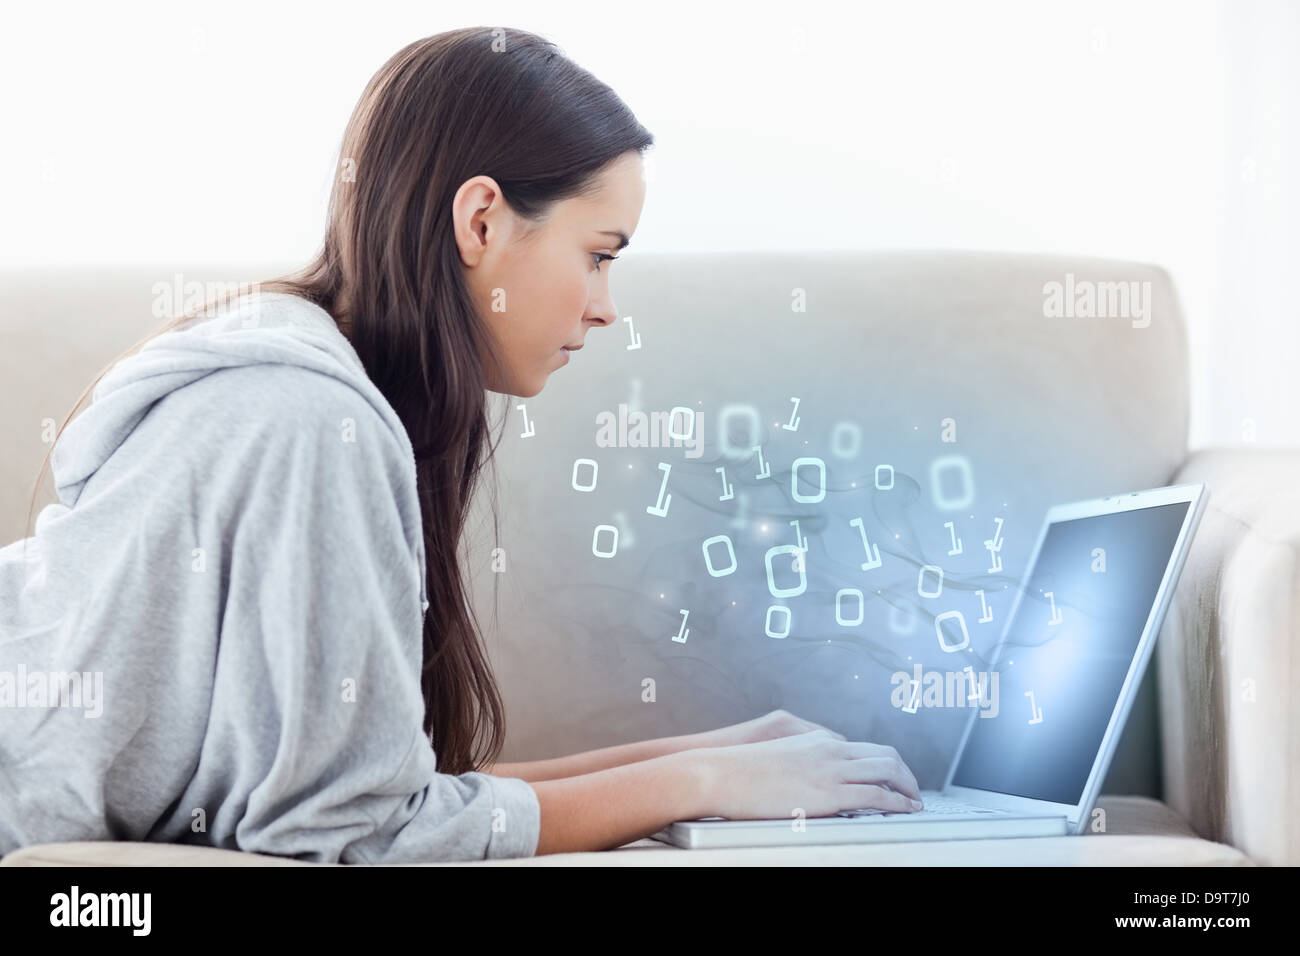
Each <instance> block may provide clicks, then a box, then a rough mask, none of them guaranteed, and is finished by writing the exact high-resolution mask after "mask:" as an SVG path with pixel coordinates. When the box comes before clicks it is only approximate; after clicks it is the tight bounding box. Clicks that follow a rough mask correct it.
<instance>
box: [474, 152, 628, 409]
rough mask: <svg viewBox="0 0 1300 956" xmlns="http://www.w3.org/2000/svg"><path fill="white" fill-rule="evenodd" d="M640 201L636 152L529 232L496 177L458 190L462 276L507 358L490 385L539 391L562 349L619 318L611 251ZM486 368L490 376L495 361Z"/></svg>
mask: <svg viewBox="0 0 1300 956" xmlns="http://www.w3.org/2000/svg"><path fill="white" fill-rule="evenodd" d="M644 202H645V170H644V162H643V160H642V158H641V154H640V153H638V152H635V151H633V152H629V153H626V154H624V155H623V156H621V157H619V158H618V159H617V160H615V161H614V162H612V163H610V164H609V165H608V166H607V167H606V168H605V170H604V171H603V172H602V174H601V175H600V190H599V192H597V193H595V194H594V195H591V196H587V197H583V198H575V199H567V200H565V201H564V202H561V203H556V204H555V205H554V206H553V207H552V210H551V212H550V214H549V216H548V217H547V218H546V220H545V221H544V222H543V223H542V224H541V225H540V226H538V227H536V232H534V233H533V234H531V235H526V234H525V233H526V226H527V224H526V223H525V222H524V220H522V219H520V218H519V217H518V216H516V215H515V213H514V211H513V210H511V209H510V208H509V207H508V206H507V205H506V203H505V199H504V197H503V196H502V195H501V190H500V187H499V186H498V185H497V183H496V180H494V179H492V178H491V177H490V176H475V177H473V178H471V179H468V180H466V181H465V182H464V183H463V184H462V185H461V187H460V189H458V190H457V191H456V197H455V199H454V201H453V203H454V205H453V210H452V217H453V221H454V226H455V235H456V244H457V246H458V247H459V249H460V257H461V262H462V263H463V264H464V266H465V277H466V281H467V282H468V284H469V288H470V294H471V295H472V296H473V298H474V303H475V305H476V306H477V308H478V310H479V313H480V314H481V315H482V316H483V318H484V320H485V321H486V322H487V325H488V328H489V330H490V331H491V333H492V337H493V339H494V340H495V346H496V353H497V356H498V357H499V358H500V360H501V362H502V365H503V366H504V371H503V372H502V373H501V374H502V375H504V378H503V379H498V377H496V376H494V377H493V379H492V380H491V381H489V382H488V383H487V387H488V388H489V389H491V390H492V391H494V392H500V393H502V394H505V395H517V396H520V397H523V398H528V397H531V396H533V395H536V394H537V393H538V392H540V391H541V390H542V387H543V386H544V385H545V384H546V380H547V379H548V378H549V377H550V374H551V373H552V372H554V371H556V370H557V369H559V368H561V367H562V366H564V365H565V364H567V363H568V361H569V352H568V351H567V350H566V349H579V348H582V344H583V340H584V339H585V338H586V335H587V330H588V329H589V328H590V327H591V326H593V325H602V326H603V325H609V324H610V323H611V322H615V321H617V319H618V309H617V308H616V307H615V305H614V299H613V297H612V295H611V294H610V288H609V271H610V263H609V261H607V259H606V258H605V257H607V256H615V255H617V254H618V250H619V249H620V248H622V246H623V245H625V244H626V242H627V239H628V238H630V237H631V236H632V234H633V233H634V232H635V231H636V227H637V223H638V222H639V221H640V219H641V207H642V205H643V204H644ZM619 233H621V234H622V235H621V236H620V235H618V234H619ZM485 367H486V368H487V369H488V374H489V375H490V376H493V371H492V365H491V363H486V364H485Z"/></svg>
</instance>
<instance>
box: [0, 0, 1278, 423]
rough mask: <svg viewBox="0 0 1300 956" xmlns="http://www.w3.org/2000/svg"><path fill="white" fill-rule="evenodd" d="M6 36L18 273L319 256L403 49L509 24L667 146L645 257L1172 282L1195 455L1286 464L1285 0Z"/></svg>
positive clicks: (397, 14)
mask: <svg viewBox="0 0 1300 956" xmlns="http://www.w3.org/2000/svg"><path fill="white" fill-rule="evenodd" d="M6 20H7V22H6V24H5V29H4V32H3V34H0V104H2V105H3V113H2V114H0V115H2V118H3V132H2V133H0V135H2V136H3V141H0V142H2V145H3V149H0V216H2V219H0V221H2V222H3V227H2V228H0V256H2V257H3V259H4V262H5V264H6V265H19V266H21V265H28V264H38V263H39V264H42V265H48V264H63V265H67V266H68V267H69V268H75V267H76V266H77V264H78V263H88V262H100V263H103V262H123V263H125V262H133V263H168V262H173V261H175V262H194V261H212V262H218V263H219V262H226V261H238V262H247V261H250V260H262V259H265V260H270V261H277V262H278V261H284V260H292V261H298V260H305V259H306V258H307V257H308V256H309V255H311V253H312V252H314V251H315V249H316V247H317V245H318V243H319V241H320V237H321V231H322V227H323V223H324V215H325V203H326V198H327V196H328V191H329V183H330V179H331V176H332V175H333V173H334V169H335V162H336V157H337V150H338V144H339V138H340V135H341V133H342V130H343V126H344V124H345V122H346V121H347V118H348V116H349V114H350V113H351V111H352V108H353V106H354V105H355V103H356V100H357V97H358V96H359V94H360V92H361V90H362V87H363V86H364V84H365V82H366V81H367V80H368V79H369V77H370V76H371V74H373V73H374V72H375V70H376V69H378V67H379V66H380V65H381V64H382V63H383V62H384V61H385V60H386V59H387V58H388V57H389V56H390V55H391V54H392V53H394V52H396V50H397V49H399V48H400V47H401V46H403V45H405V44H406V43H407V42H409V41H411V40H413V39H416V38H418V37H420V36H426V35H428V34H432V33H437V32H440V31H442V30H446V29H450V28H452V27H458V26H473V25H484V26H500V25H509V26H516V27H522V28H524V29H529V30H533V31H535V32H538V33H542V34H544V35H546V36H548V37H549V38H551V39H553V40H555V41H556V42H558V43H559V45H560V46H561V47H562V48H563V49H564V51H565V52H566V53H567V54H568V55H569V56H571V57H572V58H573V59H574V60H576V61H577V62H578V63H579V64H581V65H582V66H584V67H586V68H587V69H589V70H590V71H591V72H593V73H594V74H595V75H596V76H598V77H599V78H600V79H602V80H604V81H605V82H607V83H608V84H610V86H612V87H613V88H614V89H615V90H616V91H617V92H618V93H619V94H620V95H621V96H622V98H623V99H624V100H625V101H626V102H627V103H628V105H629V106H630V107H631V108H632V109H633V111H634V112H635V113H636V114H637V116H638V118H639V119H640V120H641V122H642V123H643V124H644V125H645V126H646V127H647V128H649V129H650V131H651V132H652V133H653V134H654V135H655V137H656V140H657V143H656V147H655V148H654V150H653V152H652V154H651V158H650V164H649V171H650V179H651V181H650V185H649V190H648V193H647V199H646V208H645V212H644V214H643V216H642V219H641V224H640V227H639V229H638V230H637V235H636V236H635V238H634V241H633V244H632V246H631V247H630V248H629V250H628V252H627V254H628V255H634V254H636V253H637V252H640V251H643V250H739V249H790V248H798V249H840V248H861V249H869V248H900V247H911V248H969V249H998V250H1015V251H1025V252H1053V253H1071V254H1081V255H1099V256H1107V257H1115V258H1125V259H1136V260H1143V261H1148V262H1155V263H1159V264H1160V265H1163V266H1165V267H1166V268H1168V269H1169V270H1170V271H1171V273H1172V274H1173V276H1174V279H1175V281H1176V283H1177V285H1178V288H1179V291H1180V296H1181V299H1182V303H1183V307H1184V310H1185V312H1186V315H1187V319H1188V323H1189V326H1190V330H1191V336H1192V382H1193V395H1192V434H1191V444H1192V447H1193V448H1196V447H1201V446H1204V445H1208V444H1236V443H1240V442H1242V441H1243V439H1244V438H1245V437H1246V436H1245V433H1244V432H1243V420H1244V419H1246V418H1251V419H1253V420H1254V422H1255V435H1256V441H1257V443H1259V444H1300V384H1298V383H1300V376H1297V375H1296V374H1295V370H1294V366H1295V362H1296V359H1297V358H1298V357H1300V332H1298V331H1297V309H1296V306H1295V303H1294V301H1293V300H1292V299H1291V297H1290V295H1289V292H1288V289H1289V286H1290V284H1291V282H1292V277H1293V276H1294V275H1295V274H1296V269H1295V268H1294V266H1293V260H1294V258H1295V256H1296V252H1297V250H1298V248H1300V244H1298V243H1297V231H1296V230H1297V226H1296V223H1297V221H1298V220H1300V197H1298V196H1297V190H1296V185H1295V178H1294V172H1293V170H1294V169H1295V168H1296V164H1297V155H1296V147H1297V145H1298V142H1300V133H1298V127H1300V118H1298V117H1297V112H1296V108H1295V107H1296V91H1297V90H1300V75H1298V74H1300V67H1297V56H1296V54H1297V53H1298V52H1300V12H1298V10H1297V4H1293V3H1287V2H1284V0H1275V2H1232V3H1218V2H1208V0H1207V2H1146V3H1142V2H1119V3H1112V2H1098V0H1088V2H1086V3H1043V2H1024V3H1011V2H990V3H977V2H958V3H898V2H890V3H875V2H870V3H831V4H827V3H813V2H799V3H781V4H770V5H764V4H740V3H737V4H707V3H699V2H695V3H678V4H673V3H668V4H658V3H656V4H653V5H650V4H635V3H628V2H626V0H624V2H610V3H590V2H588V3H554V2H534V3H527V2H524V3H490V2H476V3H473V4H456V5H450V4H441V3H431V2H418V3H417V2H410V3H396V2H390V3H383V2H366V3H301V4H299V3H271V2H261V3H232V2H222V3H202V4H191V5H186V6H181V5H178V4H174V3H157V4H148V3H136V4H121V5H119V4H103V5H100V4H85V5H78V4H34V5H32V6H31V7H29V8H27V9H22V8H15V7H10V8H7V9H6Z"/></svg>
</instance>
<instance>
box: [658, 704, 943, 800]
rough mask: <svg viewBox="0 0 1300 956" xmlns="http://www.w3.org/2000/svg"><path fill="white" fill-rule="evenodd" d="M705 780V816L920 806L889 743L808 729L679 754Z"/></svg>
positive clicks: (913, 783)
mask: <svg viewBox="0 0 1300 956" xmlns="http://www.w3.org/2000/svg"><path fill="white" fill-rule="evenodd" d="M683 757H685V758H686V759H687V760H690V761H691V763H692V764H693V765H694V766H695V767H696V768H697V770H698V772H699V779H700V780H701V781H702V787H703V791H704V798H703V800H702V805H703V806H704V807H705V814H704V815H706V816H719V817H726V818H727V819H729V820H780V819H790V818H791V817H798V816H799V814H800V813H802V814H803V816H805V817H824V816H831V815H833V814H836V813H839V812H840V811H841V810H861V809H867V808H872V809H878V810H885V811H889V812H893V813H910V812H912V811H913V810H919V809H921V799H920V798H921V790H920V788H919V787H918V786H917V783H916V777H914V776H913V775H912V771H911V770H909V769H908V767H907V764H905V763H903V759H902V758H901V757H900V756H899V755H898V751H897V750H895V749H894V748H893V747H889V746H885V745H882V744H872V743H859V742H856V741H847V740H844V739H843V738H842V737H840V736H839V735H838V734H832V733H831V732H830V731H829V730H826V729H825V728H824V727H823V728H820V729H818V730H813V731H810V732H808V733H803V734H795V735H793V736H785V737H779V738H775V739H770V740H764V741H761V742H758V743H748V744H739V745H735V746H731V747H716V748H702V749H699V750H693V751H690V752H689V753H688V754H683Z"/></svg>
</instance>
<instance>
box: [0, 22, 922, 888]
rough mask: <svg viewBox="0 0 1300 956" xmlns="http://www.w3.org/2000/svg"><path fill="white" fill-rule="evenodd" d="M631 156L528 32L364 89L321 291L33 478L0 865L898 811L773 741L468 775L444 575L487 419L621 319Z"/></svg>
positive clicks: (224, 325) (493, 692) (873, 756)
mask: <svg viewBox="0 0 1300 956" xmlns="http://www.w3.org/2000/svg"><path fill="white" fill-rule="evenodd" d="M652 143H653V139H652V137H651V136H650V134H649V133H648V132H647V131H646V130H645V129H644V128H642V126H641V125H640V124H639V123H638V122H637V121H636V119H635V118H634V117H633V116H632V114H631V113H630V111H629V110H628V109H627V108H626V106H625V105H624V104H623V103H622V102H621V101H620V100H619V99H618V97H617V96H616V95H615V94H614V93H613V92H612V91H611V90H610V89H609V88H608V87H606V86H605V85H603V84H601V83H600V82H598V81H597V80H596V79H594V78H593V77H591V76H590V75H589V74H588V73H586V72H585V71H583V70H582V69H580V68H579V67H577V66H576V65H574V64H573V63H572V62H570V61H569V60H568V59H566V58H565V57H564V56H563V55H561V53H560V52H559V51H558V49H556V48H555V47H554V46H553V44H551V43H549V42H548V41H546V40H544V39H542V38H540V37H537V36H534V35H533V34H530V33H526V32H523V31H519V30H511V29H488V28H472V29H460V30H453V31H450V32H447V33H442V34H439V35H437V36H433V37H429V38H426V39H423V40H420V41H417V42H415V43H412V44H410V45H409V46H407V47H406V48H404V49H403V50H401V51H399V52H398V53H397V54H396V55H395V56H394V57H393V58H392V59H391V60H390V61H389V62H388V63H387V64H385V65H384V67H383V68H382V69H381V70H380V71H379V72H378V73H377V74H376V75H375V77H374V78H373V79H372V80H371V82H370V83H369V85H368V86H367V88H366V90H365V92H364V94H363V95H362V98H361V100H360V102H359V103H358V105H357V108H356V110H355V112H354V114H353V116H352V118H351V121H350V122H349V125H348V127H347V130H346V132H345V135H344V140H343V145H342V152H341V162H340V176H339V179H338V181H336V183H335V184H334V188H333V193H332V196H331V201H330V210H329V221H328V227H327V231H326V235H325V239H324V244H323V247H322V249H321V251H320V253H319V254H318V256H317V257H316V259H315V260H314V261H313V262H312V263H311V264H310V265H309V266H307V267H306V268H305V269H303V270H302V271H301V272H299V273H297V274H295V275H293V276H288V277H283V278H281V279H278V280H275V281H272V282H270V283H263V284H262V285H261V288H260V290H259V292H258V293H256V294H253V295H249V296H243V297H239V298H237V299H236V301H234V302H233V303H230V304H228V306H227V307H221V308H207V307H205V308H204V309H202V310H201V311H200V312H198V313H197V314H194V315H184V316H181V317H180V318H179V319H178V320H176V321H174V322H171V323H169V324H168V325H166V326H164V327H163V329H161V330H159V333H155V335H154V336H151V337H150V338H149V339H146V340H145V342H144V343H142V344H140V345H137V346H136V348H135V349H132V350H131V351H129V352H128V353H126V356H125V357H124V358H122V360H120V361H119V362H117V363H115V364H114V365H113V366H111V367H110V368H111V371H110V372H109V373H108V374H107V376H102V375H101V377H100V379H97V380H96V383H93V384H94V385H95V392H94V401H93V402H92V403H91V405H90V406H89V407H88V408H87V409H86V411H85V412H84V413H83V414H82V415H81V416H80V417H78V418H77V419H76V420H75V421H73V422H72V424H71V425H68V424H67V423H66V422H65V428H64V429H62V430H61V431H60V433H59V436H58V439H57V444H56V446H55V448H54V450H53V454H52V459H51V460H50V461H51V462H52V465H53V470H54V479H55V486H56V488H57V490H58V492H59V498H60V503H58V504H53V505H50V506H48V507H47V508H45V509H44V510H43V511H42V512H41V514H40V516H39V518H38V520H37V524H36V529H35V532H36V533H35V535H34V536H33V537H31V538H27V539H24V540H23V541H20V542H15V543H14V544H11V545H10V546H8V547H6V548H4V549H2V550H0V597H2V598H3V605H2V606H0V627H2V628H3V629H2V630H0V703H3V702H5V701H4V700H3V698H4V694H5V690H4V688H5V684H4V683H3V674H4V673H5V672H8V673H10V674H12V675H14V676H13V677H12V678H11V680H10V682H9V689H10V697H11V698H12V700H10V701H9V705H10V706H13V707H14V708H15V709H14V710H13V711H12V712H11V713H12V714H13V715H15V716H13V717H10V716H8V715H6V716H5V723H4V725H3V731H2V736H0V749H2V750H3V752H4V755H5V758H6V759H5V760H4V761H3V763H2V765H0V853H4V852H8V851H9V850H11V849H13V848H15V847H18V846H23V845H28V844H31V843H41V842H50V841H56V840H79V839H83V840H85V839H88V840H105V839H118V840H158V841H171V842H186V843H202V844H206V845H213V846H219V847H226V848H231V849H241V850H245V851H252V852H260V853H268V854H274V855H283V856H292V857H297V858H300V859H306V860H313V861H329V862H334V861H339V862H345V863H351V862H362V863H364V862H370V863H393V862H411V861H434V860H455V859H479V858H491V857H514V856H528V855H532V854H534V853H538V854H541V853H555V852H563V851H574V850H593V849H603V848H609V847H614V846H618V845H620V844H622V843H625V842H628V841H630V840H633V839H636V838H637V837H641V836H645V835H648V834H650V833H653V832H655V831H656V830H658V829H660V828H661V827H663V826H664V825H666V824H667V823H669V822H671V821H673V820H678V819H689V818H696V817H702V816H714V815H716V816H727V817H750V818H752V817H759V818H761V817H779V818H787V819H788V818H790V816H791V814H792V812H793V811H794V810H795V809H796V808H802V809H803V812H804V813H805V814H806V815H808V816H818V815H827V814H831V813H835V812H837V811H839V810H842V809H847V808H852V807H878V808H882V809H892V810H908V809H915V808H916V806H917V804H914V803H913V801H912V799H911V798H914V797H918V796H919V792H918V789H917V785H916V781H915V779H914V778H913V776H912V774H911V772H910V771H909V770H908V769H907V768H906V766H904V765H903V763H902V761H901V760H900V759H899V757H898V754H897V753H896V752H895V751H894V750H893V748H890V747H884V746H878V745H875V744H870V743H851V742H848V741H846V740H844V738H843V737H842V736H841V735H839V734H836V733H833V732H831V731H829V730H827V729H825V728H821V727H818V726H817V725H815V724H811V723H808V722H807V721H803V720H800V719H798V718H796V717H794V716H793V715H790V714H788V713H785V712H783V711H777V712H775V713H773V714H769V715H767V716H766V717H762V718H759V719H757V720H754V721H750V722H748V723H745V724H740V725H737V726H733V727H727V728H722V729H720V730H716V731H712V732H706V733H701V734H694V735H687V736H682V737H673V738H665V739H657V740H649V741H644V742H640V743H634V744H628V745H623V746H615V747H608V748H605V749H601V750H596V751H592V752H589V753H582V754H577V755H573V756H569V757H561V758H556V759H553V760H544V761H539V762H535V763H522V764H495V763H493V762H492V761H494V760H495V758H496V756H497V755H498V754H499V752H500V749H501V745H502V739H503V735H504V724H503V708H502V702H501V698H500V695H499V693H498V691H497V688H496V686H495V684H494V682H493V678H492V674H491V672H490V669H489V667H488V665H487V661H486V657H485V654H484V651H483V648H482V646H481V644H480V642H479V636H478V627H477V623H476V621H475V620H474V617H473V612H472V610H471V604H470V601H469V599H468V594H467V587H466V582H465V579H464V577H463V569H462V566H461V562H460V560H459V558H458V556H457V546H458V542H460V541H461V531H462V527H463V524H464V521H465V515H466V510H467V508H468V506H469V502H470V499H471V495H472V493H473V491H474V489H475V487H476V486H477V482H478V479H479V477H480V471H481V468H482V467H483V465H484V464H486V463H487V462H489V461H490V460H491V453H492V450H493V448H494V447H495V446H494V445H489V443H488V432H489V424H488V417H489V416H488V403H487V396H486V392H487V391H492V392H498V393H502V394H505V395H515V396H532V395H536V394H537V393H538V392H539V391H540V390H541V389H542V387H543V386H544V385H545V383H546V381H547V378H548V377H549V376H550V375H551V374H552V373H553V372H555V371H557V370H558V369H559V368H560V367H561V366H563V365H564V364H565V362H566V361H567V350H570V349H577V348H581V347H582V343H583V340H584V338H585V336H586V333H587V331H588V330H589V329H590V328H591V327H593V326H605V325H608V324H609V323H611V322H613V321H615V319H616V317H617V312H616V309H615V306H614V302H613V300H612V298H611V295H610V287H609V267H608V266H606V265H605V263H606V262H608V261H610V260H612V259H614V258H616V257H617V253H618V251H619V250H620V249H622V248H623V247H624V246H625V245H626V244H627V242H628V239H629V237H630V236H631V235H632V234H633V233H634V232H635V230H636V226H637V223H638V221H639V219H640V215H641V208H642V204H643V201H644V179H643V172H642V153H643V152H644V151H645V150H646V149H647V148H648V147H649V146H650V145H652ZM160 333H165V334H160ZM84 398H85V395H84V394H83V396H82V399H83V400H84ZM77 404H78V406H80V404H81V402H80V401H79V402H78V403H77ZM73 411H74V413H75V411H76V407H74V410H73ZM503 425H504V421H503ZM29 518H30V514H29ZM420 635H422V641H421V638H420ZM74 677H75V678H76V679H75V681H74ZM74 685H75V686H74ZM19 698H21V700H20V699H19Z"/></svg>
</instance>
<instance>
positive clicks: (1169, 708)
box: [1156, 447, 1300, 865]
mask: <svg viewBox="0 0 1300 956" xmlns="http://www.w3.org/2000/svg"><path fill="white" fill-rule="evenodd" d="M1196 481H1203V482H1205V484H1206V486H1207V488H1208V489H1209V500H1208V502H1207V506H1206V509H1205V514H1204V516H1203V518H1202V520H1201V526H1200V529H1199V531H1198V532H1197V535H1196V538H1195V540H1194V541H1193V542H1192V548H1191V551H1190V553H1189V554H1188V558H1187V564H1186V566H1185V567H1184V569H1183V575H1182V578H1181V580H1180V581H1179V584H1178V588H1177V592H1176V593H1175V596H1174V600H1173V603H1172V605H1171V606H1170V613H1169V615H1168V617H1167V619H1166V621H1165V625H1164V629H1163V630H1162V632H1161V635H1160V639H1159V641H1158V643H1157V650H1156V659H1157V664H1156V666H1157V670H1158V674H1159V683H1158V686H1159V696H1160V717H1161V721H1160V722H1161V728H1160V735H1161V747H1162V751H1163V757H1164V760H1163V775H1164V776H1163V783H1164V797H1165V800H1166V802H1167V803H1169V805H1170V806H1171V807H1173V808H1174V809H1175V810H1177V811H1178V812H1179V813H1180V814H1182V816H1183V817H1185V818H1186V819H1187V821H1188V822H1189V823H1190V824H1191V826H1192V829H1193V830H1194V831H1195V832H1196V833H1197V834H1198V835H1200V836H1202V837H1204V838H1206V839H1210V840H1215V841H1218V842H1223V843H1230V844H1232V845H1233V846H1236V847H1237V848H1239V849H1241V850H1242V851H1244V852H1245V853H1246V854H1248V855H1249V856H1250V857H1251V858H1252V859H1254V860H1256V861H1258V862H1261V863H1267V864H1275V865H1277V864H1281V865H1296V864H1298V863H1300V694H1298V693H1297V691H1300V449H1291V448H1287V449H1262V448H1249V447H1247V448H1230V449H1208V450H1204V451H1198V452H1196V453H1194V454H1192V455H1191V456H1190V457H1189V458H1188V460H1187V461H1186V462H1185V463H1184V465H1183V466H1182V468H1181V469H1180V470H1179V472H1178V475H1177V477H1176V478H1175V482H1176V483H1182V482H1196Z"/></svg>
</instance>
